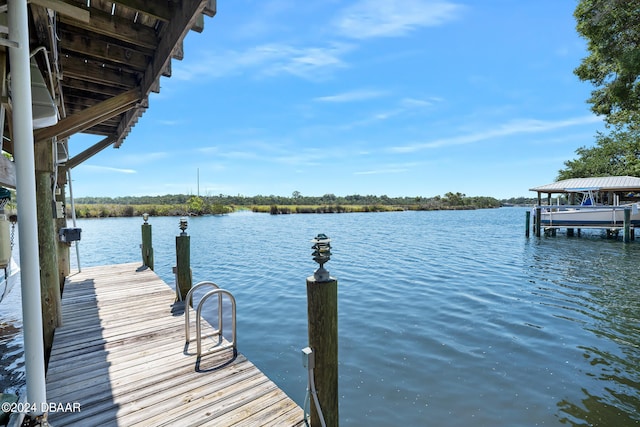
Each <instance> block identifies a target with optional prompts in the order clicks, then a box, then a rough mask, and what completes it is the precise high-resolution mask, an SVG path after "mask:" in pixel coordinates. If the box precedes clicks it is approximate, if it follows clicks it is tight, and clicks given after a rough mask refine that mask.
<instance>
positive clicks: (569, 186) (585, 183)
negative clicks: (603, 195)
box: [529, 176, 640, 194]
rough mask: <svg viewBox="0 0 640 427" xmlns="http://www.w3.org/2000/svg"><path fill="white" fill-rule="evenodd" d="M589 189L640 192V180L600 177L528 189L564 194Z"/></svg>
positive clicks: (634, 178) (621, 177)
mask: <svg viewBox="0 0 640 427" xmlns="http://www.w3.org/2000/svg"><path fill="white" fill-rule="evenodd" d="M580 189H591V190H600V191H640V178H637V177H635V176H601V177H592V178H572V179H565V180H562V181H556V182H553V183H551V184H546V185H542V186H540V187H534V188H530V189H529V191H537V192H538V193H549V194H551V193H566V192H571V191H579V190H580Z"/></svg>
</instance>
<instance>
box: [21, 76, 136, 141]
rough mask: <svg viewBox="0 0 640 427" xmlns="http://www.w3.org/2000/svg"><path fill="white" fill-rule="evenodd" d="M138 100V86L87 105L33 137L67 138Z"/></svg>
mask: <svg viewBox="0 0 640 427" xmlns="http://www.w3.org/2000/svg"><path fill="white" fill-rule="evenodd" d="M140 100H141V96H140V90H139V89H138V88H134V89H131V90H128V91H126V92H123V93H121V94H120V95H118V96H115V97H113V98H110V99H107V100H106V101H103V102H101V103H100V104H97V105H95V106H93V107H89V108H87V109H86V110H84V111H82V112H81V113H77V114H74V115H72V116H69V117H65V118H64V119H62V120H60V121H59V122H58V124H56V125H53V126H49V127H46V128H43V129H38V130H37V131H35V132H34V133H33V137H34V139H35V141H36V142H38V141H42V140H46V139H48V138H54V137H57V138H58V139H62V138H67V137H69V136H71V135H73V134H74V133H78V132H82V131H83V130H85V129H88V128H90V127H91V126H93V125H95V124H97V123H100V122H102V121H104V120H107V119H109V118H111V117H114V116H116V115H118V114H122V113H123V112H124V111H127V110H129V109H131V108H133V107H134V106H135V104H136V103H138V102H140Z"/></svg>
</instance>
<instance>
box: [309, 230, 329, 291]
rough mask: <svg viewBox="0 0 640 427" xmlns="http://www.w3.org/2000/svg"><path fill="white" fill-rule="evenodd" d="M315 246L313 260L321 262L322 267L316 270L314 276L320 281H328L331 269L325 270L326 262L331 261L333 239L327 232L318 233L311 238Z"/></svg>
mask: <svg viewBox="0 0 640 427" xmlns="http://www.w3.org/2000/svg"><path fill="white" fill-rule="evenodd" d="M311 242H312V243H313V246H311V249H313V253H312V254H311V256H313V260H314V261H315V262H317V263H318V264H320V267H319V268H318V269H317V270H316V271H315V273H314V274H313V276H314V277H315V279H316V280H317V281H319V282H326V281H328V280H330V276H329V271H327V270H325V268H324V264H325V263H327V262H329V259H330V258H331V239H330V238H328V237H327V235H326V234H322V233H321V234H318V235H317V236H316V237H315V238H314V239H312V240H311Z"/></svg>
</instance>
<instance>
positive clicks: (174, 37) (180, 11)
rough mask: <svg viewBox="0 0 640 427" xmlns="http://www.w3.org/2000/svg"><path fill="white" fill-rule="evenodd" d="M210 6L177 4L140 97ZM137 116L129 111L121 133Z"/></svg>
mask: <svg viewBox="0 0 640 427" xmlns="http://www.w3.org/2000/svg"><path fill="white" fill-rule="evenodd" d="M208 6H210V1H209V0H183V1H182V2H180V3H179V4H177V7H176V9H175V10H174V14H173V18H172V19H171V21H170V22H168V23H167V24H166V27H165V28H164V33H165V36H164V37H162V39H161V40H160V42H159V44H158V46H157V48H156V54H155V56H154V58H153V62H152V63H150V64H149V67H147V72H146V73H145V74H144V76H143V80H142V82H141V84H140V89H141V90H142V97H143V98H145V99H146V98H147V97H148V96H149V93H151V91H152V90H153V89H154V88H155V87H156V86H155V83H156V82H157V81H158V80H159V79H160V76H161V75H162V73H163V72H164V71H165V70H167V63H168V62H170V61H171V55H172V53H173V51H174V48H175V46H176V45H177V44H178V43H180V42H182V41H183V40H184V38H185V36H186V35H187V33H188V32H189V31H190V29H191V28H192V27H193V26H194V25H195V23H196V21H197V19H198V16H200V15H201V14H202V12H203V11H204V9H205V8H206V7H208ZM138 117H139V116H138V115H137V111H136V110H133V111H129V112H128V113H127V114H126V117H125V119H124V121H123V124H124V128H123V132H122V134H123V135H124V134H126V133H127V132H128V130H129V129H130V127H131V126H132V123H133V121H134V120H137V118H138ZM123 139H124V138H120V139H119V141H118V142H116V144H115V147H116V148H118V147H119V146H120V145H121V144H122V141H123Z"/></svg>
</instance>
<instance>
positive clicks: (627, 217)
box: [623, 208, 631, 243]
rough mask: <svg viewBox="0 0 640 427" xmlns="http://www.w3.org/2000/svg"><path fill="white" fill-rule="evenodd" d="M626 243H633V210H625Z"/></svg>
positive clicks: (624, 239)
mask: <svg viewBox="0 0 640 427" xmlns="http://www.w3.org/2000/svg"><path fill="white" fill-rule="evenodd" d="M623 241H624V243H629V242H630V241H631V209H629V208H625V210H624V238H623Z"/></svg>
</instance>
